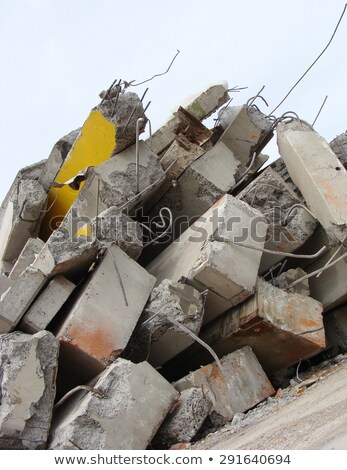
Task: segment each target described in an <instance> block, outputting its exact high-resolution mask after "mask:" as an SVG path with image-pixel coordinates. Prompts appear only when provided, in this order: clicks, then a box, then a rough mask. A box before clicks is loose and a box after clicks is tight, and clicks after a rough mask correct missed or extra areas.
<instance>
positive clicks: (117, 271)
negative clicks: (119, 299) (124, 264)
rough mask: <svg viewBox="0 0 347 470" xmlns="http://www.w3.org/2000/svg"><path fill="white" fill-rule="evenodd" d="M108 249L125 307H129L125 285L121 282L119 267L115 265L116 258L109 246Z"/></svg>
mask: <svg viewBox="0 0 347 470" xmlns="http://www.w3.org/2000/svg"><path fill="white" fill-rule="evenodd" d="M108 251H109V252H110V254H111V257H112V261H113V265H114V269H115V271H116V273H117V277H118V280H119V284H120V287H121V289H122V294H123V299H124V303H125V306H126V307H129V303H128V298H127V294H126V292H125V287H124V284H123V280H122V277H121V275H120V272H119V269H118V266H117V262H116V258H115V257H114V255H113V253H112V250H111V249H110V247H108Z"/></svg>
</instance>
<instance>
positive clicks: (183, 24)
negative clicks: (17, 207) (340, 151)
mask: <svg viewBox="0 0 347 470" xmlns="http://www.w3.org/2000/svg"><path fill="white" fill-rule="evenodd" d="M343 6H344V1H340V0H306V1H304V0H290V1H280V0H277V1H274V0H262V1H259V0H237V1H234V0H190V1H189V0H185V1H184V0H175V1H172V2H168V1H164V0H146V1H136V0H132V1H128V2H127V1H125V0H124V1H120V0H0V57H1V73H0V95H1V96H0V104H1V112H0V139H1V148H0V152H1V163H2V166H1V172H0V178H1V179H0V182H1V184H0V200H2V199H3V197H4V196H5V194H6V192H7V190H8V188H9V186H10V184H11V182H12V180H13V178H14V176H15V174H16V173H17V171H18V170H19V169H20V168H21V167H23V166H26V165H29V164H31V163H34V162H36V161H39V160H41V159H44V158H47V157H48V155H49V153H50V151H51V148H52V147H53V145H54V143H55V142H56V141H57V140H58V139H59V138H60V137H61V136H63V135H65V134H67V133H68V132H70V131H71V130H73V129H75V128H77V127H80V126H81V125H82V124H83V122H84V120H85V119H86V117H87V115H88V113H89V111H90V109H91V108H92V107H93V106H95V105H96V104H97V103H98V102H99V101H100V99H99V98H98V94H99V92H100V91H101V90H103V89H106V88H107V87H108V86H109V85H110V84H111V83H112V81H113V80H114V79H115V78H116V77H117V78H122V79H125V80H128V81H129V80H137V81H142V80H144V79H146V78H149V77H151V76H152V75H154V74H155V73H160V72H163V71H164V70H165V69H166V68H167V66H168V64H169V63H170V61H171V59H172V57H173V56H174V54H175V53H176V50H177V49H179V50H180V51H181V53H180V54H179V56H178V57H177V59H176V61H175V63H174V64H173V66H172V69H171V70H170V72H169V73H168V74H167V75H165V76H162V77H158V78H156V79H155V80H153V81H152V82H150V83H149V84H146V85H143V86H141V87H138V88H134V89H133V90H132V91H136V92H138V94H139V95H141V94H142V92H143V91H144V90H145V88H146V86H149V87H150V89H149V91H148V93H147V95H146V98H145V100H144V102H145V103H147V101H149V100H150V101H152V104H151V105H150V107H149V109H148V112H147V116H148V117H149V118H150V119H151V121H152V127H153V130H155V129H156V128H157V127H158V126H159V125H160V124H161V123H162V122H163V121H165V120H166V118H167V117H168V116H169V114H170V112H171V110H172V109H173V108H174V107H175V106H176V105H177V104H179V102H180V101H183V100H184V99H185V98H186V97H187V96H189V95H192V94H195V93H196V92H198V91H200V90H201V89H202V88H204V87H206V85H208V84H211V83H213V82H216V81H220V80H227V81H228V83H229V87H232V86H235V85H239V86H247V87H248V89H247V90H245V91H243V92H241V93H238V94H234V101H233V104H235V105H237V104H242V103H244V102H246V101H247V99H248V98H249V97H251V96H253V95H255V94H256V93H257V92H258V90H259V89H260V88H261V87H262V85H265V86H266V88H265V90H264V91H263V93H262V94H263V96H264V97H265V98H266V99H267V101H268V103H269V108H266V107H265V105H263V104H262V102H261V101H257V102H256V104H258V105H259V106H260V108H261V109H262V110H263V111H264V112H266V111H267V110H268V111H270V110H272V109H273V108H274V107H275V106H276V105H277V104H278V103H279V102H280V100H281V99H282V98H283V97H284V95H285V94H286V92H287V91H288V90H289V88H290V87H291V86H292V85H293V84H294V82H295V81H296V80H297V79H298V78H299V76H300V75H301V74H302V73H303V72H304V71H305V69H306V68H307V67H308V66H309V65H310V64H311V63H312V62H313V60H314V59H315V58H316V57H317V55H318V54H319V53H320V52H321V50H322V49H323V48H324V46H325V45H326V43H327V42H328V40H329V38H330V36H331V34H332V32H333V29H334V28H335V25H336V23H337V20H338V18H339V16H340V14H341V12H342V9H343ZM346 44H347V13H346V15H345V17H344V19H343V21H342V23H341V25H340V28H339V30H338V32H337V34H336V36H335V38H334V41H333V43H332V44H331V45H330V47H329V49H328V50H327V51H326V53H325V54H324V55H323V57H322V58H321V59H320V61H319V62H318V63H317V64H316V65H315V67H314V68H313V69H312V70H311V71H310V72H309V75H308V76H306V78H305V79H304V80H303V81H302V82H301V84H300V85H299V86H298V87H297V88H296V89H295V90H294V92H293V93H292V94H291V95H290V97H289V98H288V99H287V100H286V101H285V103H284V104H283V105H282V106H281V108H280V109H279V110H277V111H276V115H277V116H279V115H281V114H282V113H283V112H285V111H288V110H291V111H295V112H297V113H298V114H299V116H300V117H301V118H302V119H305V120H307V121H309V122H312V121H313V119H314V117H315V115H316V114H317V112H318V109H319V107H320V105H321V103H322V101H323V99H324V97H325V95H329V98H328V101H327V103H326V105H325V107H324V109H323V111H322V114H321V115H320V117H319V119H318V121H317V124H316V126H315V128H316V130H317V131H318V132H320V133H321V134H322V135H323V136H324V137H325V138H326V139H327V140H328V141H330V140H331V139H332V138H334V137H335V136H336V135H338V134H340V133H342V132H344V131H345V130H346V127H347V118H346V105H347V99H346V98H347V86H346V83H347V66H346V60H347V59H346ZM264 153H268V154H269V155H270V156H274V155H275V154H276V145H275V144H270V145H269V146H268V147H267V148H266V151H265V152H264Z"/></svg>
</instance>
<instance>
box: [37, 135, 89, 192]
mask: <svg viewBox="0 0 347 470" xmlns="http://www.w3.org/2000/svg"><path fill="white" fill-rule="evenodd" d="M80 132H81V127H79V128H78V129H75V130H73V131H71V132H70V133H69V134H67V135H65V136H64V137H62V138H61V139H59V140H58V142H57V143H56V144H54V147H53V149H52V151H51V153H50V155H49V157H48V159H47V160H46V162H45V164H44V167H43V169H42V172H41V174H40V176H39V183H40V184H41V185H42V186H43V187H44V188H45V189H46V190H47V191H48V190H49V188H50V187H51V186H52V183H53V181H54V180H55V178H56V176H57V174H58V173H59V170H60V168H61V167H62V165H63V163H64V161H65V160H66V157H67V156H68V154H69V152H70V150H71V148H72V146H73V144H74V143H75V141H76V139H77V138H78V136H79V134H80Z"/></svg>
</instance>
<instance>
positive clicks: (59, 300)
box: [19, 275, 76, 334]
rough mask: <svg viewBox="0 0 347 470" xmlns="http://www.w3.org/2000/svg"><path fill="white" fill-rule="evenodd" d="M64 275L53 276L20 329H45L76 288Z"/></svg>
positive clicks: (26, 331) (27, 330)
mask: <svg viewBox="0 0 347 470" xmlns="http://www.w3.org/2000/svg"><path fill="white" fill-rule="evenodd" d="M75 287H76V286H75V284H74V283H73V282H70V281H69V280H68V279H66V278H65V277H64V276H61V275H59V276H56V277H55V278H53V279H52V280H51V281H50V283H49V284H48V285H47V287H46V288H45V289H44V291H43V292H42V293H41V295H40V296H39V297H38V298H37V299H36V300H35V302H34V303H33V304H32V305H31V307H30V308H29V310H28V311H27V312H26V313H25V315H24V317H23V318H22V320H21V322H20V324H19V329H20V330H21V331H24V332H25V333H32V334H33V333H37V332H38V331H41V330H45V329H46V327H47V326H48V324H49V323H50V322H51V321H52V320H53V318H54V317H55V316H56V314H57V313H58V312H59V310H60V309H61V307H62V306H63V305H64V303H65V302H66V301H67V299H68V298H69V296H70V295H71V293H72V292H73V290H74V288H75Z"/></svg>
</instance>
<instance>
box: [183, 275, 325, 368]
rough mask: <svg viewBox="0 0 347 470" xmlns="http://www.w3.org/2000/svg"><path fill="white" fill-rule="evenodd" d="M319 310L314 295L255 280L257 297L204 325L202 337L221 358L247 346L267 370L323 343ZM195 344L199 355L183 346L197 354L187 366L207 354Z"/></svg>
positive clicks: (304, 355)
mask: <svg viewBox="0 0 347 470" xmlns="http://www.w3.org/2000/svg"><path fill="white" fill-rule="evenodd" d="M322 312H323V308H322V305H321V304H320V303H319V302H317V301H316V300H314V299H312V298H310V297H308V296H306V295H299V294H291V293H287V292H285V291H283V290H282V289H278V288H277V287H273V286H272V285H271V284H268V283H267V282H265V281H263V280H261V279H258V282H257V290H256V294H255V296H253V297H251V298H250V299H248V300H246V302H244V303H243V304H242V305H239V306H237V307H234V308H232V309H231V310H230V311H228V312H226V313H225V314H224V315H223V316H221V317H220V318H217V319H216V320H215V321H214V322H212V323H211V324H210V325H208V326H206V328H205V329H204V330H203V331H202V332H201V333H200V337H201V339H202V340H203V341H205V342H206V343H207V344H209V345H210V346H211V347H212V348H213V349H214V351H215V352H216V353H217V354H218V356H219V357H221V356H223V355H224V354H227V353H229V352H230V351H234V350H236V349H238V348H240V347H243V346H246V345H247V346H250V347H251V348H252V349H253V351H254V352H255V354H256V356H257V358H258V359H259V361H260V363H261V365H262V367H263V368H264V370H265V372H266V373H267V374H268V375H270V374H272V373H274V372H276V371H278V370H280V369H283V368H285V367H289V366H290V365H292V364H295V363H297V362H299V360H300V359H305V358H308V357H310V356H313V355H314V354H317V353H318V352H320V351H321V350H322V349H324V348H325V335H324V326H323V317H322ZM191 348H193V346H192V347H191ZM194 348H196V349H197V346H196V345H194ZM199 349H200V350H201V354H200V353H199V354H196V353H194V354H193V352H192V350H191V351H189V349H188V350H187V351H186V354H187V355H188V356H191V357H194V358H195V359H194V360H195V364H194V363H193V364H192V363H190V364H187V367H192V366H193V367H194V366H196V365H197V364H196V362H198V364H203V363H205V364H206V363H207V361H208V360H209V355H208V353H207V352H205V351H203V350H202V349H201V348H199ZM182 360H183V362H185V361H184V359H183V357H182V358H180V361H182Z"/></svg>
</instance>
